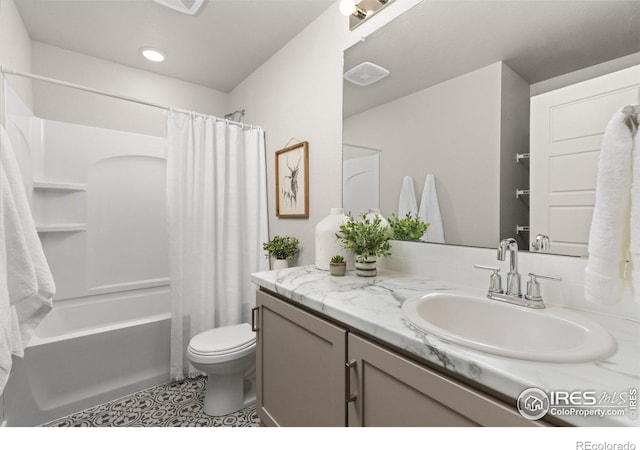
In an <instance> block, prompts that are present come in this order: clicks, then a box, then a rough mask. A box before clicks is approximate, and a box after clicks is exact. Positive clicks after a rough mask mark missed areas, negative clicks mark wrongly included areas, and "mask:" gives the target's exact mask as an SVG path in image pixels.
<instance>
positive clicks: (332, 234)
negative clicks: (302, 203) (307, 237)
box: [316, 208, 355, 270]
mask: <svg viewBox="0 0 640 450" xmlns="http://www.w3.org/2000/svg"><path fill="white" fill-rule="evenodd" d="M348 219H349V217H347V216H346V215H345V213H344V209H343V208H331V212H330V213H329V215H328V216H327V217H325V218H324V219H322V220H321V221H320V222H318V224H317V225H316V268H317V269H320V270H329V263H330V262H331V258H333V257H334V256H335V255H342V256H344V259H345V261H346V262H347V270H353V268H354V262H355V258H354V256H353V253H351V252H348V251H347V250H346V249H344V248H343V247H342V245H340V241H339V240H338V238H337V237H336V233H337V232H338V231H340V225H342V224H343V223H345V222H346V221H347V220H348Z"/></svg>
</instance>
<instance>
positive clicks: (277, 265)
mask: <svg viewBox="0 0 640 450" xmlns="http://www.w3.org/2000/svg"><path fill="white" fill-rule="evenodd" d="M288 267H289V260H288V259H274V260H272V261H271V270H280V269H286V268H288Z"/></svg>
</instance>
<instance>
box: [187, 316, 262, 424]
mask: <svg viewBox="0 0 640 450" xmlns="http://www.w3.org/2000/svg"><path fill="white" fill-rule="evenodd" d="M187 358H189V361H191V364H192V365H193V367H195V368H196V369H198V370H200V371H202V372H204V373H206V374H207V376H208V379H207V388H206V391H205V399H204V412H205V413H206V414H208V415H210V416H224V415H226V414H230V413H232V412H235V411H238V410H240V409H242V408H244V407H245V406H247V405H249V404H252V403H253V402H255V382H252V381H253V379H254V378H255V364H256V334H255V333H254V332H253V331H252V330H251V325H249V324H248V323H242V324H239V325H231V326H226V327H221V328H214V329H213V330H207V331H204V332H202V333H200V334H197V335H195V336H194V337H193V338H191V341H190V342H189V347H188V349H187ZM252 388H253V389H252Z"/></svg>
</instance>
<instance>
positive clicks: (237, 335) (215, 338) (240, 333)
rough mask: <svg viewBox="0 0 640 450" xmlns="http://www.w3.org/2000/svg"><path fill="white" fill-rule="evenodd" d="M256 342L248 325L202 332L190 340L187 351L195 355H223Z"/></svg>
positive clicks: (240, 349)
mask: <svg viewBox="0 0 640 450" xmlns="http://www.w3.org/2000/svg"><path fill="white" fill-rule="evenodd" d="M255 342H256V334H255V333H254V332H253V331H252V330H251V326H250V325H249V324H248V323H241V324H239V325H231V326H227V327H221V328H214V329H213V330H207V331H203V332H202V333H200V334H197V335H196V336H194V337H193V338H192V339H191V342H190V343H189V349H190V350H191V351H192V352H193V353H194V354H197V355H209V356H215V355H224V354H228V353H236V352H240V351H242V350H244V349H246V348H248V347H251V346H253V345H254V344H255Z"/></svg>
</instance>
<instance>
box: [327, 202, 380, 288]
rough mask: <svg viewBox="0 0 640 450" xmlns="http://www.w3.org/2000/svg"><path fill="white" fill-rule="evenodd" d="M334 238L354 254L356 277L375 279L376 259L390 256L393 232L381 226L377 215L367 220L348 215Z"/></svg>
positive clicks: (364, 216) (362, 217)
mask: <svg viewBox="0 0 640 450" xmlns="http://www.w3.org/2000/svg"><path fill="white" fill-rule="evenodd" d="M336 237H337V238H338V239H339V240H340V242H341V243H342V245H343V246H344V247H345V248H346V249H347V250H349V251H352V252H353V253H355V255H356V275H359V276H361V277H375V276H376V275H377V270H376V267H377V261H378V257H380V256H389V255H390V254H391V244H390V242H389V241H390V240H391V239H392V238H393V232H392V231H391V228H390V227H388V226H384V225H383V224H382V218H381V217H380V216H379V215H376V216H375V217H374V218H373V219H369V218H367V216H366V214H362V215H361V219H360V220H357V219H354V218H353V216H351V215H349V217H348V219H347V221H346V222H345V223H343V224H342V225H340V230H339V231H338V232H337V233H336Z"/></svg>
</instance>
